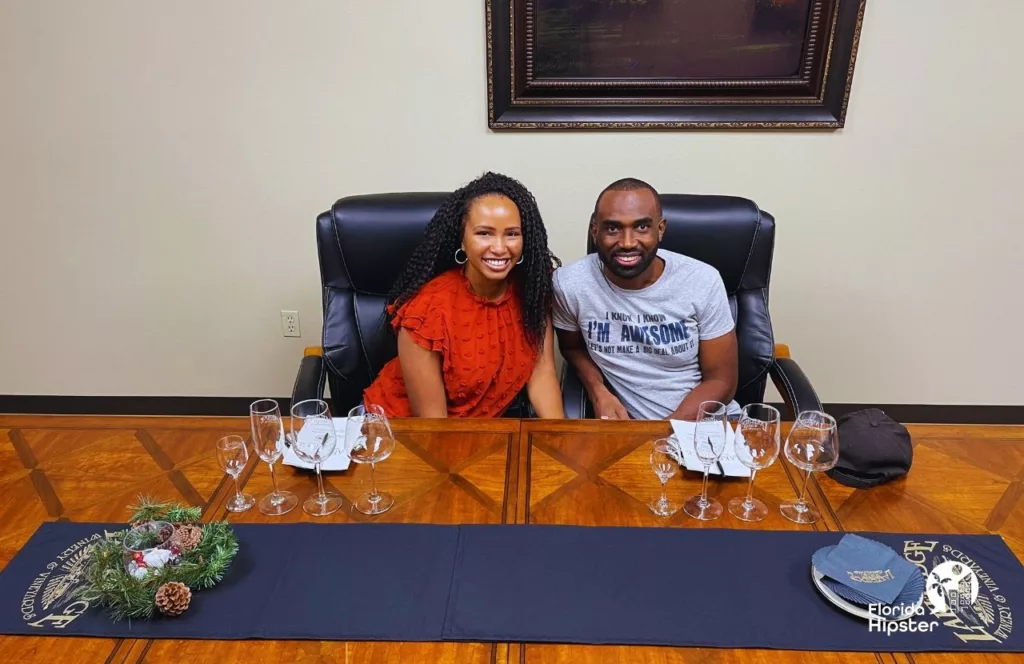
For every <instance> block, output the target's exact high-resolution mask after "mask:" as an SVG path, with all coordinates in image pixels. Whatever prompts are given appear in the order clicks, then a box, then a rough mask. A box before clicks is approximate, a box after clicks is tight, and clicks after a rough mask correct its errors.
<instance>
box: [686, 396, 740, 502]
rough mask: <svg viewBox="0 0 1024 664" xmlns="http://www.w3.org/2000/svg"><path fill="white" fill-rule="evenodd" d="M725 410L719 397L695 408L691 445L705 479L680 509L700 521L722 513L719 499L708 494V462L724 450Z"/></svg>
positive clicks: (725, 437)
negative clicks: (695, 416)
mask: <svg viewBox="0 0 1024 664" xmlns="http://www.w3.org/2000/svg"><path fill="white" fill-rule="evenodd" d="M727 412H728V411H727V409H726V407H725V404H723V403H721V402H718V401H705V402H703V403H701V405H700V408H699V409H698V410H697V421H696V423H695V426H694V428H693V448H694V450H695V451H696V452H697V458H698V459H700V461H701V463H703V464H704V482H703V483H702V484H701V489H700V495H699V496H693V497H691V498H689V499H688V500H687V501H686V503H684V504H683V511H684V512H686V513H687V514H689V515H690V516H692V517H693V518H694V519H700V520H701V521H710V520H712V519H717V518H718V517H720V516H722V503H720V502H718V501H717V500H715V499H714V498H708V473H710V472H711V465H712V464H713V463H715V462H716V461H718V459H719V457H721V456H722V452H724V451H725V441H726V440H727V434H726V430H727V428H728V426H729V423H728V420H727V419H726V415H727ZM680 442H682V441H680Z"/></svg>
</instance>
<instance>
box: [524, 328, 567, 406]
mask: <svg viewBox="0 0 1024 664" xmlns="http://www.w3.org/2000/svg"><path fill="white" fill-rule="evenodd" d="M554 336H555V333H554V330H553V329H552V327H551V320H550V319H548V325H547V329H546V330H545V332H544V346H543V348H542V349H541V354H540V356H539V357H538V358H537V364H536V365H535V366H534V368H533V375H531V376H530V381H529V382H528V383H527V384H526V394H527V396H529V397H530V404H532V405H533V409H534V410H535V411H536V412H537V415H539V416H540V417H542V418H546V419H559V420H560V419H564V418H565V409H564V408H563V407H562V390H561V388H560V387H559V385H558V374H557V373H556V372H555V339H554Z"/></svg>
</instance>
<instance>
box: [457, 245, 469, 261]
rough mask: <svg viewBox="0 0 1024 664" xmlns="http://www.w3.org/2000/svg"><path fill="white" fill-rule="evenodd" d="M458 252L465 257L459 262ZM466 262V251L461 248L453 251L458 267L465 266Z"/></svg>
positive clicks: (467, 256) (467, 255) (467, 257)
mask: <svg viewBox="0 0 1024 664" xmlns="http://www.w3.org/2000/svg"><path fill="white" fill-rule="evenodd" d="M460 251H461V252H462V253H463V254H464V255H465V256H466V257H465V258H463V259H462V260H461V261H460V260H459V252H460ZM468 260H469V254H467V253H466V251H465V250H464V249H463V248H462V247H459V248H458V249H456V250H455V262H456V263H458V264H459V265H465V264H466V262H467V261H468Z"/></svg>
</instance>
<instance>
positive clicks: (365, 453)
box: [345, 404, 395, 514]
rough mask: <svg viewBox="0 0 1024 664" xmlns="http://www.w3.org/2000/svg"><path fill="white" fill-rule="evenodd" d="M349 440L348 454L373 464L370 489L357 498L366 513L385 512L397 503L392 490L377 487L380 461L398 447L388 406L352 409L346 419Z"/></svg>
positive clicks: (368, 405)
mask: <svg viewBox="0 0 1024 664" xmlns="http://www.w3.org/2000/svg"><path fill="white" fill-rule="evenodd" d="M345 444H346V445H347V446H348V455H349V458H351V459H352V460H353V461H355V462H356V463H368V464H370V487H371V488H370V491H368V492H366V493H364V494H363V495H361V496H359V498H357V499H356V501H355V503H354V504H355V506H356V509H357V510H359V511H360V512H362V513H363V514H383V513H384V512H387V511H388V510H389V509H391V507H392V506H393V505H394V504H395V498H394V496H392V495H391V494H389V493H383V492H379V491H377V473H376V467H377V464H378V463H380V462H381V461H383V460H384V459H387V458H388V457H389V456H391V453H392V452H394V451H395V436H394V434H392V433H391V425H390V424H389V423H388V418H387V415H385V414H384V409H383V408H382V407H381V406H378V405H376V404H366V405H360V406H356V407H355V408H353V409H352V410H350V411H349V412H348V420H346V422H345Z"/></svg>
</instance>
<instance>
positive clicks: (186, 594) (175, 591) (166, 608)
mask: <svg viewBox="0 0 1024 664" xmlns="http://www.w3.org/2000/svg"><path fill="white" fill-rule="evenodd" d="M191 602H192V591H191V590H189V588H188V586H186V585H185V584H184V583H179V582H177V581H171V582H169V583H165V584H164V585H162V586H160V587H159V588H158V589H157V591H156V608H158V609H160V611H161V612H162V613H164V614H165V615H168V616H180V615H181V614H183V613H185V611H186V610H187V609H188V605H189V603H191Z"/></svg>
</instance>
